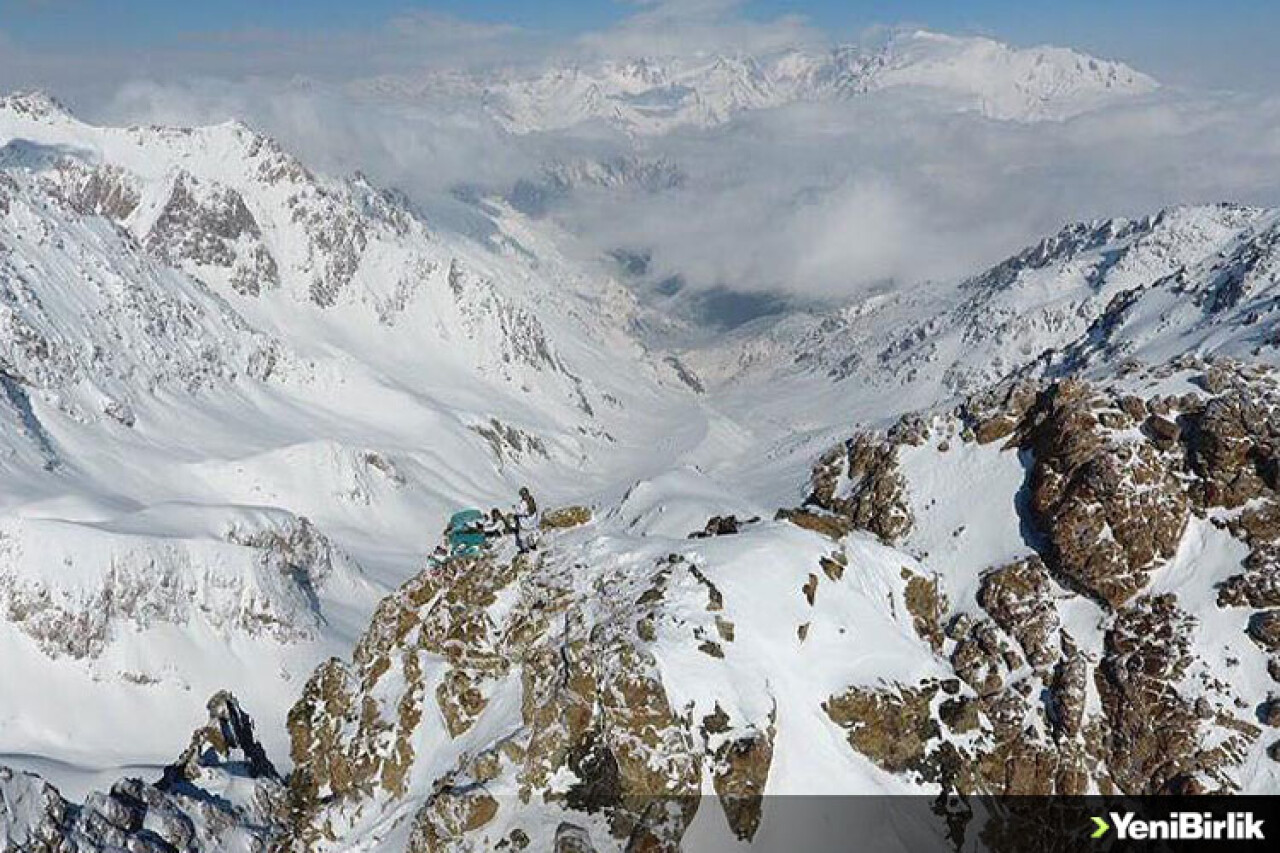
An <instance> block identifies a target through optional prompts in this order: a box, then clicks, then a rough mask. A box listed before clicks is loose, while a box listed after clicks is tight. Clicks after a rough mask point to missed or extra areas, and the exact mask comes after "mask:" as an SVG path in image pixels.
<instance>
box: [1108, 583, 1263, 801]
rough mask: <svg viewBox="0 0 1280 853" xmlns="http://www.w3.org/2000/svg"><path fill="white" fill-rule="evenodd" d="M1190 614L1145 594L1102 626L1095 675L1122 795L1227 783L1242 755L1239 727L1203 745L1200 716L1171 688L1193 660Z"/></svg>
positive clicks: (1243, 734) (1243, 735) (1167, 598)
mask: <svg viewBox="0 0 1280 853" xmlns="http://www.w3.org/2000/svg"><path fill="white" fill-rule="evenodd" d="M1192 627H1193V623H1192V620H1191V619H1190V617H1188V616H1187V615H1186V614H1185V613H1183V612H1182V611H1181V610H1180V609H1179V608H1178V605H1177V602H1176V600H1175V599H1174V597H1173V596H1171V595H1163V596H1159V597H1156V598H1144V599H1140V600H1139V601H1137V602H1135V603H1134V604H1133V605H1132V606H1130V607H1127V608H1125V609H1124V610H1122V611H1120V612H1119V613H1118V614H1117V618H1116V622H1115V624H1114V626H1113V627H1112V628H1111V629H1110V630H1109V631H1108V632H1107V637H1106V653H1105V657H1104V658H1103V660H1102V662H1101V663H1100V665H1099V666H1098V669H1097V672H1096V674H1095V680H1096V682H1097V688H1098V693H1099V695H1100V697H1101V699H1102V707H1103V712H1104V714H1105V716H1106V719H1107V722H1108V723H1109V727H1108V733H1107V736H1106V739H1105V746H1106V749H1107V756H1108V761H1107V766H1108V769H1109V771H1110V777H1111V779H1112V780H1113V781H1114V783H1115V784H1116V786H1117V787H1118V788H1119V789H1120V790H1121V791H1123V792H1125V793H1127V794H1158V793H1164V792H1167V791H1169V790H1171V789H1175V788H1176V787H1177V786H1178V785H1179V784H1181V781H1180V780H1184V779H1189V778H1199V779H1208V780H1216V782H1217V785H1218V786H1220V787H1222V788H1226V789H1229V788H1230V783H1229V781H1228V780H1227V779H1226V777H1225V776H1224V775H1223V774H1222V770H1223V769H1224V768H1225V767H1228V766H1230V765H1233V764H1236V763H1238V762H1239V761H1241V760H1243V758H1244V750H1245V747H1246V746H1247V743H1248V740H1249V739H1251V738H1250V737H1249V735H1250V734H1252V737H1256V736H1257V730H1256V729H1254V730H1253V731H1252V733H1250V732H1249V731H1247V730H1246V729H1244V728H1239V727H1237V728H1236V729H1234V730H1233V729H1227V731H1228V736H1227V737H1226V738H1224V739H1223V740H1222V741H1221V742H1220V743H1218V744H1217V745H1216V746H1212V747H1207V746H1204V745H1203V744H1205V743H1206V742H1208V741H1209V740H1210V739H1208V738H1205V736H1204V734H1203V732H1202V731H1201V727H1202V726H1203V725H1204V724H1205V721H1204V720H1202V719H1201V715H1200V714H1198V713H1197V710H1196V708H1195V706H1194V703H1192V702H1190V701H1189V700H1187V699H1185V698H1184V697H1183V696H1182V695H1181V694H1180V693H1179V692H1178V691H1177V690H1176V689H1175V688H1174V687H1173V685H1174V684H1176V683H1177V682H1178V681H1179V680H1180V679H1181V678H1182V677H1183V676H1184V675H1185V673H1186V671H1187V668H1188V667H1189V666H1190V664H1191V663H1192V660H1193V656H1192V654H1191V651H1190V639H1189V637H1190V633H1191V630H1192Z"/></svg>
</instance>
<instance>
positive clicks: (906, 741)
mask: <svg viewBox="0 0 1280 853" xmlns="http://www.w3.org/2000/svg"><path fill="white" fill-rule="evenodd" d="M937 692H938V687H937V685H934V684H929V685H921V686H920V687H901V686H897V687H893V688H886V689H876V688H854V689H851V690H849V691H847V692H845V693H843V694H841V695H839V696H833V697H831V698H830V699H828V700H827V701H826V702H825V703H823V706H822V710H824V711H826V713H827V716H828V717H830V718H831V720H832V721H833V722H834V723H835V724H836V725H838V726H840V727H841V728H843V729H844V730H845V732H846V733H847V735H848V738H849V745H850V746H852V747H853V748H854V749H855V750H856V751H858V752H860V753H862V754H863V755H865V756H867V757H868V758H870V759H871V760H872V761H874V762H875V763H876V764H877V765H878V766H879V767H880V768H882V769H884V770H887V771H889V772H890V773H906V772H908V771H916V772H920V771H922V770H924V769H925V749H926V746H927V744H928V742H929V741H930V740H931V739H933V738H935V737H937V735H938V733H939V728H938V722H937V720H935V719H934V717H933V713H932V709H931V703H932V702H933V697H934V696H935V695H937Z"/></svg>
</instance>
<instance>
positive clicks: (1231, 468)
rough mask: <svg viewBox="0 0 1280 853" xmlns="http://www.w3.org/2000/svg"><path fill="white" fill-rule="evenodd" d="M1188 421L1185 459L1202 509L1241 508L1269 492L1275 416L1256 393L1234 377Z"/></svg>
mask: <svg viewBox="0 0 1280 853" xmlns="http://www.w3.org/2000/svg"><path fill="white" fill-rule="evenodd" d="M1211 384H1212V385H1213V387H1217V385H1216V384H1213V383H1211ZM1188 421H1189V424H1190V429H1189V431H1188V435H1187V436H1186V440H1187V447H1188V457H1189V459H1190V462H1191V466H1192V468H1193V469H1194V470H1195V472H1196V473H1197V474H1198V475H1199V476H1200V478H1201V481H1202V482H1201V483H1200V486H1199V488H1200V492H1201V499H1202V501H1203V502H1204V504H1205V505H1206V506H1221V507H1227V508H1234V507H1239V506H1243V505H1244V504H1245V503H1247V502H1248V501H1249V500H1251V499H1253V498H1256V497H1258V496H1260V495H1263V494H1266V493H1269V492H1270V491H1271V490H1272V489H1274V488H1275V486H1276V481H1275V462H1274V460H1275V448H1276V447H1277V446H1280V441H1277V439H1280V416H1278V415H1277V412H1276V409H1275V407H1274V406H1273V405H1271V401H1269V400H1267V399H1266V398H1265V397H1264V396H1263V395H1262V394H1261V393H1260V392H1259V390H1258V389H1250V388H1249V387H1248V386H1247V385H1245V384H1243V382H1242V381H1241V380H1239V379H1238V378H1234V379H1233V381H1232V386H1231V387H1230V389H1229V390H1227V391H1226V393H1224V394H1223V395H1222V396H1218V397H1214V398H1212V399H1211V400H1209V402H1208V403H1206V404H1205V406H1204V408H1203V410H1202V411H1200V412H1198V413H1196V414H1194V415H1192V416H1191V417H1189V418H1188Z"/></svg>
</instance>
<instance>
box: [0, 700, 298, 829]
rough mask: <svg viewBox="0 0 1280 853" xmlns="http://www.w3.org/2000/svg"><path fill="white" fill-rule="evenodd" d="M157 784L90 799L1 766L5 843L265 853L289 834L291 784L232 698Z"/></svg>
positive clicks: (212, 705) (215, 703)
mask: <svg viewBox="0 0 1280 853" xmlns="http://www.w3.org/2000/svg"><path fill="white" fill-rule="evenodd" d="M209 715H210V716H209V723H208V725H207V726H205V727H203V728H201V729H199V730H197V731H196V733H195V735H193V737H192V743H191V746H190V747H189V748H188V749H187V750H186V751H185V752H184V753H183V754H182V756H181V757H180V758H179V759H178V761H177V762H175V763H174V764H173V765H171V766H170V767H169V768H167V769H166V771H165V774H164V778H163V779H161V780H160V781H158V782H156V783H154V784H148V783H146V782H143V781H142V780H140V779H124V780H121V781H119V782H117V783H116V784H114V785H113V786H112V787H111V789H110V791H108V792H106V793H93V794H90V795H89V797H88V798H87V799H86V800H85V801H84V803H83V804H73V803H69V802H67V801H66V800H65V799H63V797H62V795H61V794H59V793H58V791H57V789H55V788H54V787H53V786H52V785H50V784H48V783H47V782H44V781H43V780H41V779H40V778H39V777H38V776H34V775H32V774H29V773H20V772H15V771H13V770H10V769H9V768H7V767H0V849H4V850H6V851H9V850H13V851H19V850H20V851H23V853H111V852H112V851H117V850H129V851H137V853H233V851H235V853H241V851H251V853H266V851H268V850H271V849H273V847H272V845H274V844H275V843H277V842H278V841H279V840H280V839H281V838H282V837H283V834H284V832H285V817H286V815H285V813H284V805H285V798H284V793H285V791H284V786H283V783H281V781H280V779H279V777H278V776H277V775H276V772H275V769H274V768H273V767H272V766H271V762H270V761H269V760H268V759H267V757H266V753H265V752H264V751H263V749H262V746H261V744H259V743H258V742H257V740H256V739H255V738H254V736H253V721H252V719H250V718H249V716H248V715H247V714H246V713H245V712H244V711H243V710H242V709H241V708H240V706H239V704H238V703H237V701H236V699H235V697H233V696H231V695H230V694H228V693H219V694H218V695H216V696H214V697H213V698H211V699H210V700H209Z"/></svg>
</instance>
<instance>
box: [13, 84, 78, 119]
mask: <svg viewBox="0 0 1280 853" xmlns="http://www.w3.org/2000/svg"><path fill="white" fill-rule="evenodd" d="M0 113H10V114H12V115H14V116H21V117H24V118H27V119H31V120H36V121H54V120H74V118H73V116H72V115H71V111H70V110H68V109H67V108H66V107H65V106H63V104H62V102H61V101H59V100H58V99H57V98H55V97H53V96H52V95H50V94H48V93H46V92H41V91H32V92H15V93H13V94H11V95H0Z"/></svg>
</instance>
